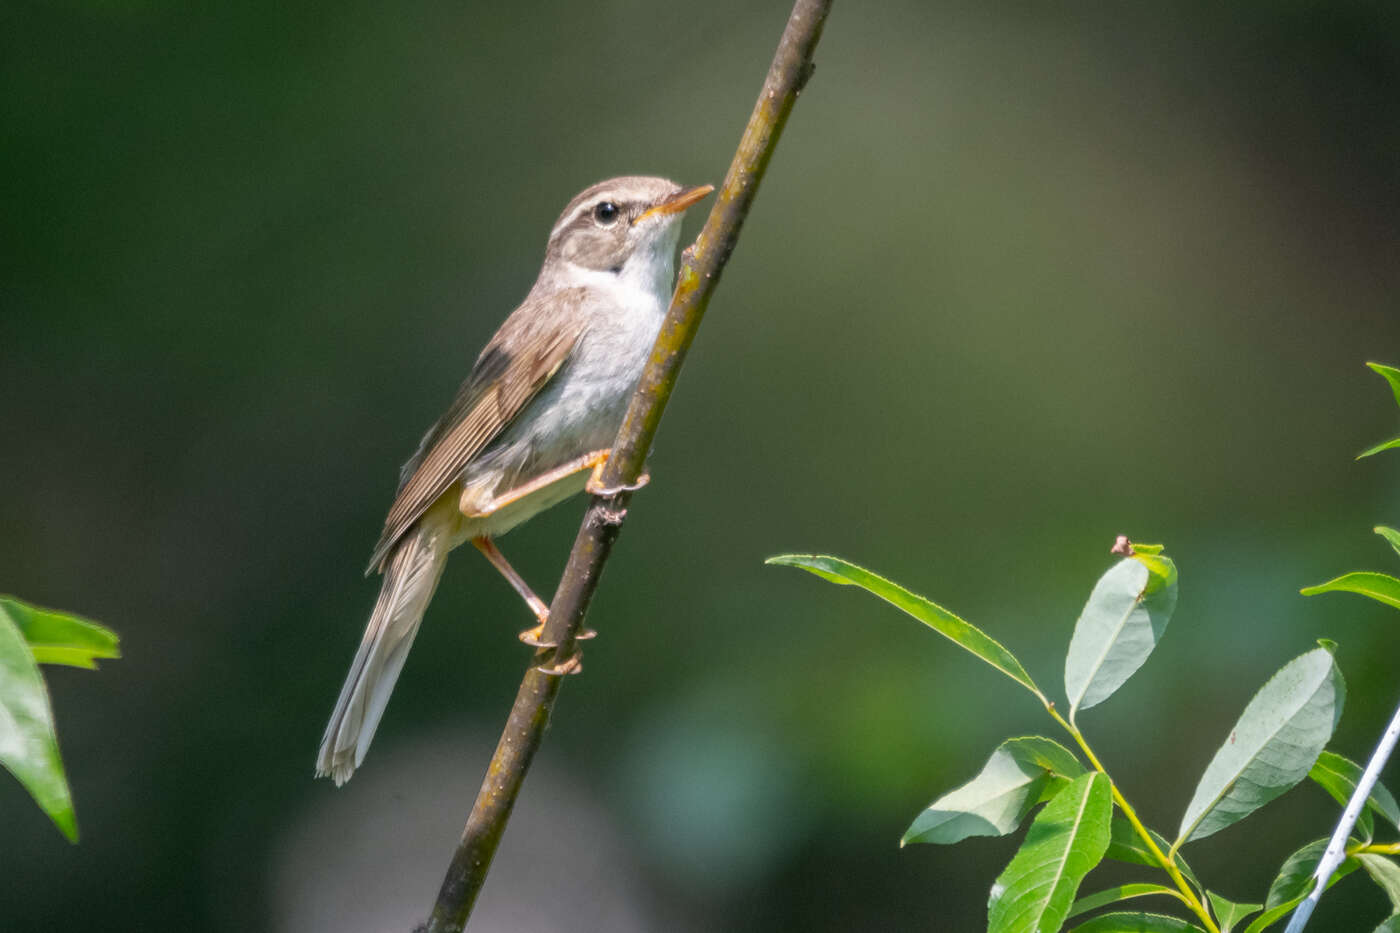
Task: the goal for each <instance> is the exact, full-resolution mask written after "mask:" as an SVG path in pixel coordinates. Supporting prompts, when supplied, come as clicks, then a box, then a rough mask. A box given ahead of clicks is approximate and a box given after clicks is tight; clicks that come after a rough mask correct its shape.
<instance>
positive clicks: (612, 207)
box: [593, 201, 619, 227]
mask: <svg viewBox="0 0 1400 933" xmlns="http://www.w3.org/2000/svg"><path fill="white" fill-rule="evenodd" d="M618 213H619V212H618V209H617V205H616V204H614V203H613V202H611V201H602V202H600V203H599V204H598V206H597V207H595V208H593V219H594V220H596V221H598V223H600V224H602V225H603V226H604V227H606V226H609V225H610V224H612V223H613V221H615V220H617V215H618Z"/></svg>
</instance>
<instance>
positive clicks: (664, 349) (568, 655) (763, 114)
mask: <svg viewBox="0 0 1400 933" xmlns="http://www.w3.org/2000/svg"><path fill="white" fill-rule="evenodd" d="M830 9H831V0H797V3H796V5H795V6H794V7H793V10H792V15H791V16H790V17H789V18H788V22H787V28H786V29H785V30H784V31H783V35H782V38H781V39H780V40H779V42H778V50H777V52H776V54H775V55H774V56H773V64H772V66H771V67H770V68H769V70H768V76H767V78H766V79H765V81H764V83H763V87H762V89H761V90H760V91H759V95H758V102H757V103H756V104H755V105H754V110H753V114H752V115H751V116H750V117H749V122H748V125H747V126H746V127H745V129H744V134H743V136H742V137H741V139H740V140H739V147H738V150H737V151H736V152H735V153H734V160H733V162H732V163H731V164H730V166H729V172H728V174H727V175H726V176H725V179H724V184H723V185H722V186H721V188H720V190H719V194H718V196H717V197H716V199H715V206H714V209H713V210H712V211H711V212H710V216H709V219H708V220H706V222H705V226H704V229H702V230H701V231H700V236H699V238H698V239H697V240H696V241H695V245H694V246H693V247H691V248H690V249H688V250H686V254H685V257H684V259H683V261H682V263H681V269H680V274H679V276H678V278H677V282H676V292H675V295H674V296H673V297H672V299H671V307H670V310H669V311H667V313H666V319H665V320H664V321H663V322H662V325H661V333H660V335H659V336H658V337H657V340H656V344H655V346H654V347H653V348H652V352H651V357H650V358H649V359H648V361H647V365H646V369H645V370H644V371H643V373H642V377H641V381H640V382H639V383H638V385H637V391H636V392H635V393H634V394H633V396H632V401H631V404H630V405H629V407H628V409H627V416H626V418H625V420H624V421H623V424H622V428H621V430H620V431H619V432H618V436H617V439H616V440H615V441H614V442H613V445H612V455H611V456H609V457H608V460H607V464H606V465H605V466H604V468H603V472H602V475H601V476H600V477H599V481H600V482H599V485H600V486H601V488H603V489H607V490H615V491H612V492H609V493H608V494H606V495H595V496H593V498H592V499H591V500H590V502H589V505H588V510H587V512H585V514H584V518H583V524H582V525H581V526H580V527H579V532H578V535H577V537H576V538H575V539H574V546H573V550H572V551H571V552H570V554H569V560H568V563H567V564H566V566H565V568H564V575H563V577H562V578H561V579H560V581H559V588H558V589H557V590H556V591H555V593H554V601H553V603H552V604H551V606H550V610H549V620H548V622H547V623H546V625H545V628H544V632H543V637H542V638H541V642H542V643H544V644H553V645H558V647H557V648H553V649H550V648H544V649H541V650H540V651H538V652H536V654H535V657H534V658H533V659H532V661H531V663H530V669H529V670H528V671H527V672H526V673H525V677H524V679H523V680H522V681H521V684H520V690H519V692H518V693H517V694H516V697H515V705H514V706H513V707H512V708H511V712H510V717H509V719H508V720H507V722H506V728H505V730H504V731H503V732H502V733H501V739H500V742H499V743H498V744H497V746H496V751H495V754H494V755H492V757H491V763H490V765H489V766H488V767H487V770H486V777H485V779H484V780H483V781H482V785H481V790H480V792H479V793H478V794H477V798H476V803H475V805H474V806H473V807H472V812H471V816H469V817H468V819H467V825H466V829H465V830H463V832H462V840H461V842H460V844H459V845H458V847H457V851H456V852H455V853H454V854H453V857H452V862H451V864H449V866H448V869H447V875H446V877H445V878H444V879H443V882H442V889H441V891H440V892H439V893H438V898H437V902H436V903H435V904H434V906H433V912H432V916H431V917H430V918H429V919H428V922H427V923H426V924H424V925H423V926H422V927H420V928H419V929H420V930H421V931H424V933H459V931H460V930H461V929H462V928H463V926H465V925H466V922H467V918H468V917H469V916H470V915H471V911H472V907H473V905H474V904H475V903H476V898H477V895H478V893H480V891H481V886H482V884H484V883H485V880H486V873H487V872H488V871H489V870H490V868H491V860H492V858H493V857H494V856H495V854H496V847H497V845H498V844H499V843H500V840H501V835H502V834H503V833H504V832H505V826H506V821H507V820H509V819H510V813H511V809H512V808H513V807H514V806H515V800H516V797H517V796H518V795H519V793H520V786H521V784H522V783H523V782H524V780H525V774H526V772H527V771H528V770H529V767H530V762H531V761H532V760H533V759H534V755H535V752H536V750H538V748H539V746H540V743H541V741H542V740H543V737H544V731H545V727H546V726H547V725H548V724H549V717H550V713H551V712H552V710H553V708H554V702H555V699H556V698H557V697H558V695H559V684H560V682H561V681H562V677H560V676H557V675H555V674H553V673H550V672H551V671H563V670H567V669H569V667H570V666H571V662H573V661H576V660H577V648H576V647H575V644H574V642H575V639H576V638H577V637H578V634H579V631H580V630H581V629H582V627H583V619H584V616H585V615H586V614H587V612H588V605H589V603H590V602H591V601H592V598H593V592H594V590H595V589H597V586H598V578H599V576H600V575H601V574H602V571H603V565H604V564H605V563H606V561H607V558H608V555H609V554H610V553H611V552H612V546H613V542H614V541H616V540H617V535H618V531H619V530H620V528H621V526H622V521H623V518H624V517H625V516H626V514H627V505H628V503H629V501H630V499H631V495H632V493H631V488H635V486H636V483H637V479H638V477H639V476H640V475H641V473H642V468H643V464H644V463H645V461H646V456H647V453H648V451H650V450H651V443H652V439H653V438H654V437H655V435H656V428H657V425H658V424H659V423H660V420H661V414H662V412H663V411H664V410H665V408H666V403H667V402H668V401H669V400H670V397H671V391H672V389H673V388H674V387H675V384H676V377H677V375H678V374H679V372H680V368H681V364H682V363H683V362H684V360H685V356H686V351H687V350H689V349H690V345H691V342H692V341H693V340H694V339H695V331H696V328H698V327H699V326H700V321H701V319H702V318H703V317H704V314H705V308H706V307H707V306H708V304H709V301H710V295H711V294H712V293H713V292H714V288H715V285H716V284H717V283H718V282H719V277H720V273H721V272H722V271H723V269H724V266H725V264H726V263H727V262H728V261H729V256H730V253H732V252H733V250H734V245H735V243H736V242H738V238H739V230H740V228H741V227H742V226H743V223H744V219H745V217H747V216H748V212H749V207H750V205H752V203H753V199H754V196H755V194H756V193H757V191H758V186H759V182H760V181H762V180H763V175H764V172H765V170H766V169H767V167H768V162H769V159H771V158H772V155H773V149H774V147H775V146H776V145H777V143H778V137H779V136H780V135H781V134H782V131H783V127H784V125H785V124H786V123H787V118H788V115H789V114H790V113H791V112H792V107H793V104H795V103H796V101H797V95H798V93H799V92H800V91H801V90H802V87H803V85H805V84H806V83H807V79H808V78H809V77H811V74H812V70H813V67H814V66H813V64H812V55H813V53H814V52H815V51H816V47H817V41H818V39H820V38H821V33H822V26H823V25H824V24H825V23H826V17H827V13H828V12H830ZM629 487H631V488H629ZM542 668H543V669H542ZM540 881H541V883H542V885H547V884H548V882H549V879H547V878H546V879H540ZM542 889H543V888H542Z"/></svg>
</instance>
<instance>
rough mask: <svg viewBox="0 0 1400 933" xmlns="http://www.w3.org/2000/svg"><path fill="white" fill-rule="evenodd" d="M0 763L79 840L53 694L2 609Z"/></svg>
mask: <svg viewBox="0 0 1400 933" xmlns="http://www.w3.org/2000/svg"><path fill="white" fill-rule="evenodd" d="M0 765H4V766H5V767H6V768H8V769H9V770H10V772H11V773H12V774H13V775H14V776H15V777H16V778H18V779H19V782H20V783H21V784H23V785H24V788H25V790H27V791H29V793H30V794H31V795H32V796H33V797H34V801H35V802H36V803H37V804H39V808H40V809H42V810H43V811H44V812H45V813H47V814H48V815H49V819H51V820H53V822H54V825H55V826H57V827H58V828H59V830H60V831H62V833H63V835H65V836H67V837H68V839H69V841H70V842H77V841H78V825H77V820H76V818H75V817H74V814H73V797H72V795H71V794H70V793H69V790H68V779H67V778H66V777H65V776H64V773H63V759H62V758H61V757H59V753H58V735H57V733H56V732H55V731H54V724H53V710H52V708H51V707H50V705H49V692H48V690H47V689H46V688H45V687H44V679H43V677H42V676H40V674H39V665H38V664H36V663H35V662H34V656H33V655H31V654H30V653H29V646H28V645H26V644H25V641H24V637H23V636H22V635H21V634H20V630H19V628H18V626H16V625H15V623H14V620H13V619H12V618H11V617H10V615H9V613H8V612H3V611H0Z"/></svg>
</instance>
